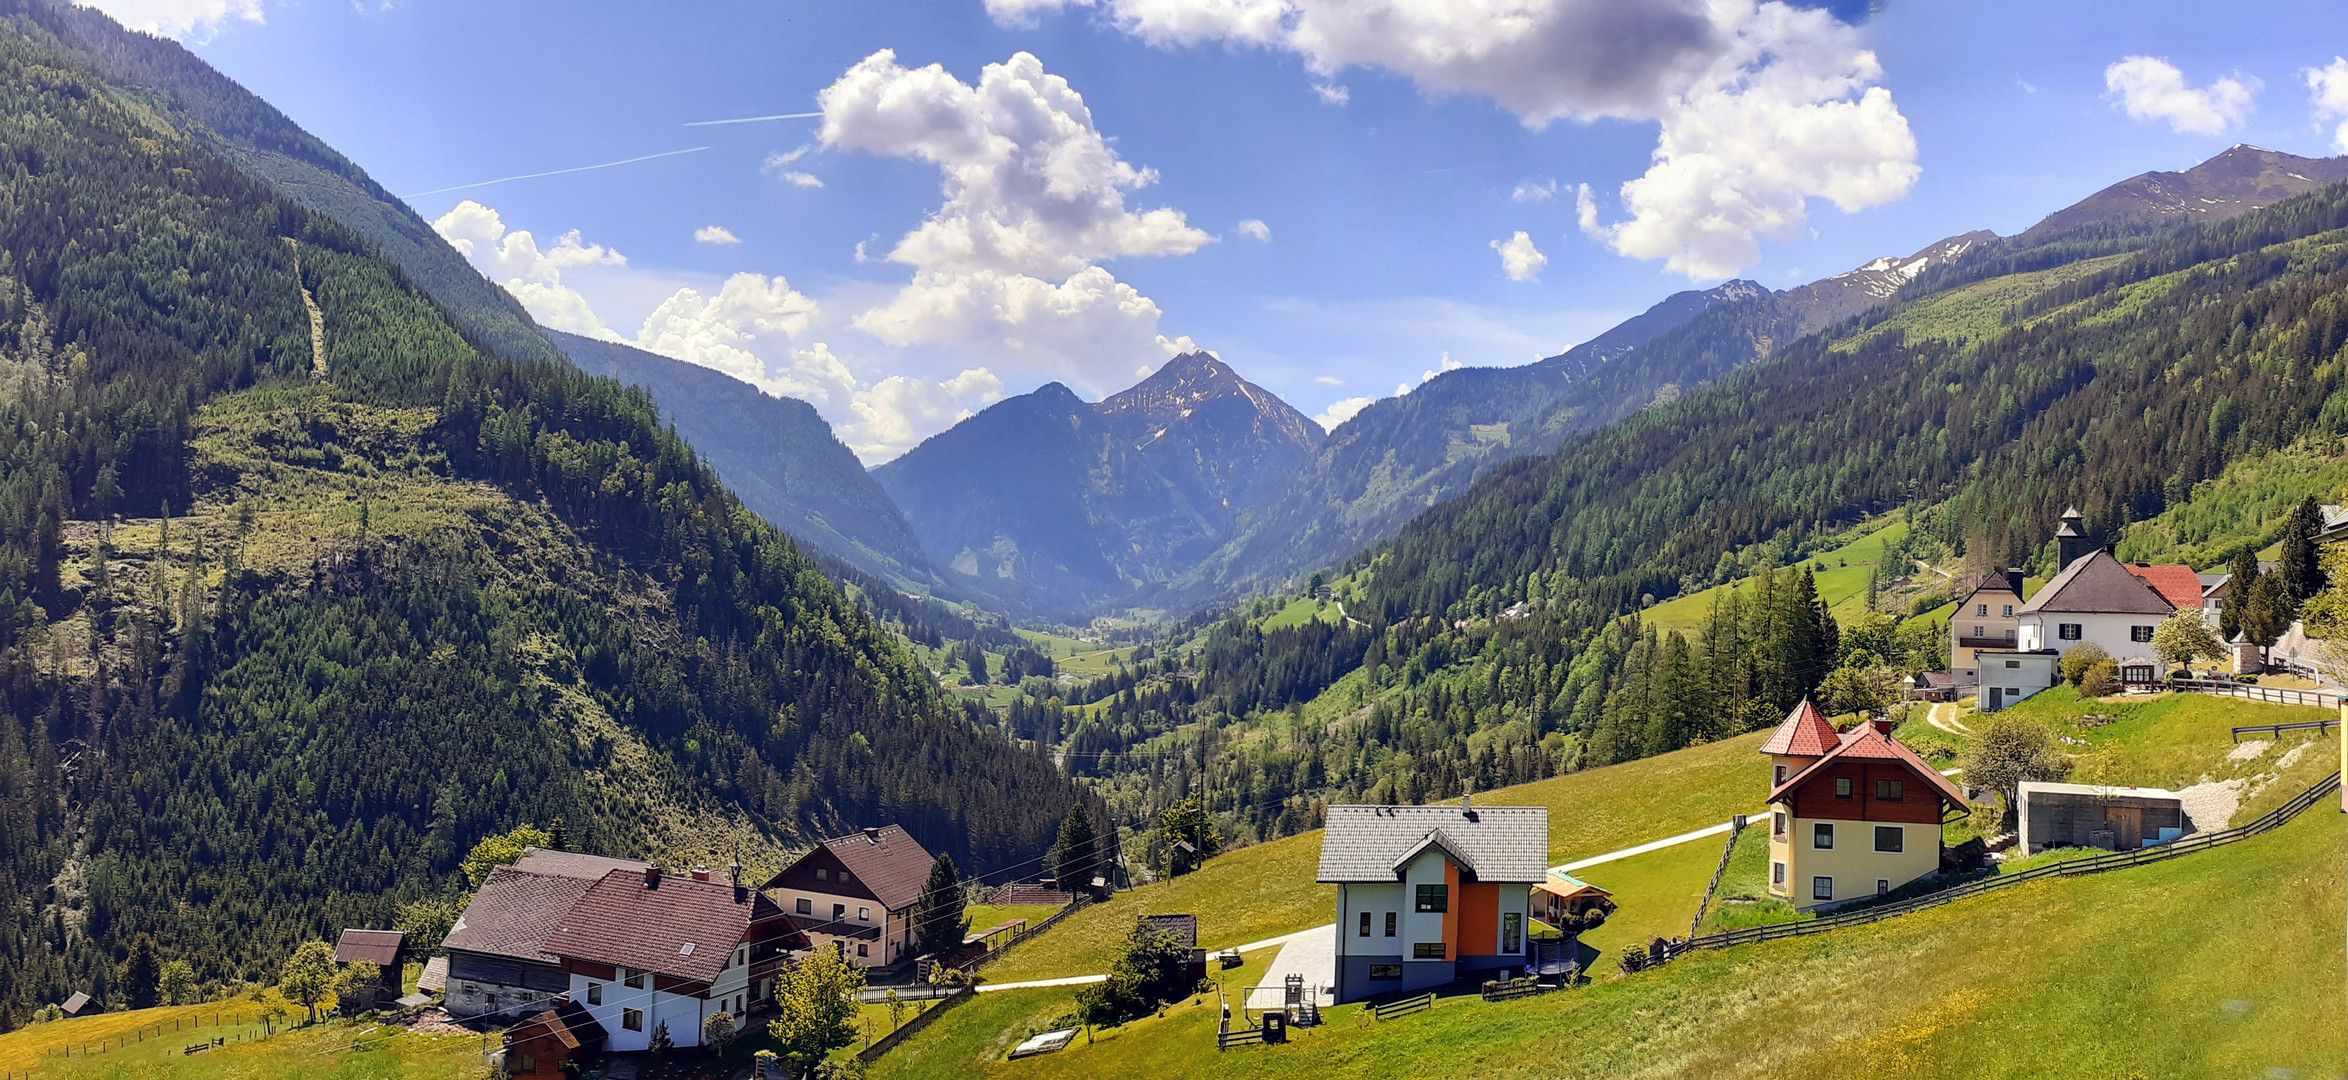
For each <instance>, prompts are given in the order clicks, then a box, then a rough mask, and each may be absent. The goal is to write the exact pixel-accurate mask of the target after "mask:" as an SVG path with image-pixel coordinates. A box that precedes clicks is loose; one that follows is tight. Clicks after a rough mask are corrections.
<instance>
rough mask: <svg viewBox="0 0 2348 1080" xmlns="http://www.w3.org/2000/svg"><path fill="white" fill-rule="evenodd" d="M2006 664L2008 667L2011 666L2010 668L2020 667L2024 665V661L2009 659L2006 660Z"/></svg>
mask: <svg viewBox="0 0 2348 1080" xmlns="http://www.w3.org/2000/svg"><path fill="white" fill-rule="evenodd" d="M2006 666H2007V667H2010V668H2015V669H2019V668H2021V666H2022V662H2021V661H2020V660H2008V661H2006Z"/></svg>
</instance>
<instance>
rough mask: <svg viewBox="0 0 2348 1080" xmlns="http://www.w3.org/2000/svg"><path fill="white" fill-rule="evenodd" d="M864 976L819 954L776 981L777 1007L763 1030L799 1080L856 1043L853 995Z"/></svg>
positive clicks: (832, 955)
mask: <svg viewBox="0 0 2348 1080" xmlns="http://www.w3.org/2000/svg"><path fill="white" fill-rule="evenodd" d="M862 989H864V973H863V972H862V971H859V970H857V968H856V966H855V965H853V964H850V963H849V962H848V960H847V958H846V957H844V956H841V955H840V954H839V952H838V950H836V949H817V950H815V951H814V952H812V953H809V954H808V955H807V958H806V959H804V960H801V961H799V963H798V964H796V965H794V966H792V967H791V968H790V969H789V970H787V971H785V972H783V975H782V977H781V978H779V979H777V980H775V1007H776V1008H777V1009H779V1010H780V1011H781V1013H782V1015H781V1016H779V1017H777V1018H776V1019H775V1020H774V1022H773V1023H770V1024H768V1025H767V1026H766V1033H767V1034H768V1035H769V1036H770V1037H772V1038H773V1039H774V1041H775V1052H776V1053H779V1054H781V1055H782V1056H783V1058H784V1059H785V1060H787V1061H789V1062H790V1063H791V1070H792V1072H794V1073H795V1074H797V1075H798V1076H800V1077H802V1078H812V1077H814V1076H815V1071H816V1069H817V1068H818V1067H820V1066H821V1065H822V1064H823V1061H824V1058H825V1057H826V1056H828V1055H829V1054H830V1053H831V1052H832V1051H834V1050H837V1049H839V1048H841V1047H843V1046H846V1045H848V1044H850V1043H853V1042H855V1041H856V1016H857V1012H858V1008H857V1004H856V992H857V991H859V990H862Z"/></svg>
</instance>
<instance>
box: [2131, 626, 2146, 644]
mask: <svg viewBox="0 0 2348 1080" xmlns="http://www.w3.org/2000/svg"><path fill="white" fill-rule="evenodd" d="M2128 640H2130V641H2151V640H2152V627H2149V626H2131V627H2129V628H2128Z"/></svg>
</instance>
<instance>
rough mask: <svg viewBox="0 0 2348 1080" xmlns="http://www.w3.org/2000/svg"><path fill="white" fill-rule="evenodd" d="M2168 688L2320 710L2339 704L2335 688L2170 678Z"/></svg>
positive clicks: (2334, 707) (2190, 692)
mask: <svg viewBox="0 0 2348 1080" xmlns="http://www.w3.org/2000/svg"><path fill="white" fill-rule="evenodd" d="M2169 689H2171V690H2182V691H2184V692H2186V693H2189V694H2217V695H2220V696H2223V697H2238V698H2241V699H2243V700H2245V701H2263V702H2266V703H2267V704H2269V705H2313V706H2315V707H2317V708H2321V709H2337V708H2339V707H2340V694H2339V693H2338V692H2337V691H2332V690H2293V689H2290V688H2289V687H2283V686H2260V685H2258V684H2256V683H2238V682H2220V681H2219V680H2216V679H2171V680H2169ZM2334 722H2335V723H2337V721H2334Z"/></svg>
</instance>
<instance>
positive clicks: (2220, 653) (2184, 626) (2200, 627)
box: [2152, 611, 2226, 667]
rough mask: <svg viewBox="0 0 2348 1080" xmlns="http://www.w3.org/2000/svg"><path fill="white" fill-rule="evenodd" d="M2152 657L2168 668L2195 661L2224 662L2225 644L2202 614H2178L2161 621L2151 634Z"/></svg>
mask: <svg viewBox="0 0 2348 1080" xmlns="http://www.w3.org/2000/svg"><path fill="white" fill-rule="evenodd" d="M2152 655H2153V657H2154V659H2157V660H2159V661H2160V662H2161V663H2162V664H2163V665H2165V666H2168V667H2184V666H2185V665H2187V664H2191V663H2192V662H2194V661H2196V660H2223V659H2225V657H2226V643H2225V642H2223V641H2219V640H2218V632H2217V631H2215V630H2212V629H2210V626H2209V621H2208V620H2206V619H2204V618H2202V617H2201V612H2199V611H2179V612H2177V613H2176V614H2174V615H2171V616H2169V617H2168V618H2166V619H2163V620H2161V624H2160V626H2159V627H2158V628H2157V629H2155V630H2153V632H2152Z"/></svg>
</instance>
